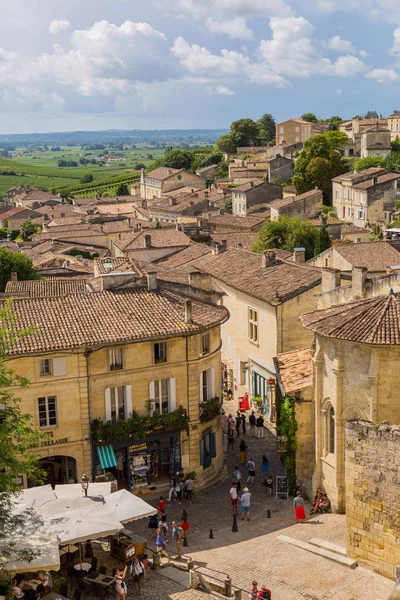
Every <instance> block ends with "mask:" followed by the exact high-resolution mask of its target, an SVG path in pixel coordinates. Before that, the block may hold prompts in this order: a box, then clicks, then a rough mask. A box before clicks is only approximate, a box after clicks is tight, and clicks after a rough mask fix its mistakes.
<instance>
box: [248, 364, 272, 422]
mask: <svg viewBox="0 0 400 600" xmlns="http://www.w3.org/2000/svg"><path fill="white" fill-rule="evenodd" d="M251 379H252V381H251V383H252V396H253V398H254V397H257V398H261V406H262V409H263V411H264V412H265V413H267V414H269V412H270V404H271V402H270V389H269V385H268V379H267V378H266V377H263V376H262V375H260V374H259V373H258V372H257V371H255V370H254V369H253V370H252V372H251Z"/></svg>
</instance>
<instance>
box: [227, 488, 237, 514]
mask: <svg viewBox="0 0 400 600" xmlns="http://www.w3.org/2000/svg"><path fill="white" fill-rule="evenodd" d="M229 495H230V497H231V505H232V514H233V515H236V514H237V503H238V493H237V487H236V483H233V484H232V487H231V489H230V490H229Z"/></svg>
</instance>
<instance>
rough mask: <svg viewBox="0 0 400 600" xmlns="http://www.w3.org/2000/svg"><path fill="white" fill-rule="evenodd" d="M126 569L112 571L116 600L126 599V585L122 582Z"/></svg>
mask: <svg viewBox="0 0 400 600" xmlns="http://www.w3.org/2000/svg"><path fill="white" fill-rule="evenodd" d="M127 569H128V567H125V569H124V570H123V571H121V569H118V568H117V569H113V577H114V578H115V589H116V591H117V596H118V600H125V599H126V592H127V588H126V583H125V581H124V579H125V577H126V571H127Z"/></svg>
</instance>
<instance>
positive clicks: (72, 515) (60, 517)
mask: <svg viewBox="0 0 400 600" xmlns="http://www.w3.org/2000/svg"><path fill="white" fill-rule="evenodd" d="M44 527H45V529H46V531H48V532H50V533H57V535H58V537H59V538H60V543H61V544H76V543H78V542H85V541H86V540H95V539H97V538H101V537H106V536H107V535H113V534H115V533H117V532H118V531H119V530H120V529H122V525H121V523H120V522H119V521H118V519H117V517H115V516H114V515H113V514H112V513H111V512H110V509H108V508H106V507H105V506H103V505H102V504H100V505H98V504H93V505H90V506H87V507H85V508H76V509H75V510H66V511H64V512H61V513H58V514H54V515H53V516H52V517H48V518H46V519H45V525H44Z"/></svg>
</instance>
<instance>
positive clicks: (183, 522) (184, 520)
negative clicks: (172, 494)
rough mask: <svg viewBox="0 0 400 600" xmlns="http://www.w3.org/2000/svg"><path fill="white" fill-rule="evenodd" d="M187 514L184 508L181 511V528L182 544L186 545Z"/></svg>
mask: <svg viewBox="0 0 400 600" xmlns="http://www.w3.org/2000/svg"><path fill="white" fill-rule="evenodd" d="M189 527H190V525H189V522H188V515H187V512H186V510H185V509H183V510H182V513H181V529H183V538H184V544H183V545H184V546H187V545H188V543H187V532H188V531H189Z"/></svg>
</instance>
